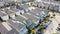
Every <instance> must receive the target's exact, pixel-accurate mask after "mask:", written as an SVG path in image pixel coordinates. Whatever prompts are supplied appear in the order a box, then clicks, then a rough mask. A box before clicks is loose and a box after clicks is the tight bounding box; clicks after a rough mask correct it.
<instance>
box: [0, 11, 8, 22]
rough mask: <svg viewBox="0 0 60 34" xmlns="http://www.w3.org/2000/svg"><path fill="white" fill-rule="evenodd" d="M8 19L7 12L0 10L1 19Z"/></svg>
mask: <svg viewBox="0 0 60 34" xmlns="http://www.w3.org/2000/svg"><path fill="white" fill-rule="evenodd" d="M8 19H9V16H8V15H7V14H6V13H4V12H2V11H0V20H1V21H7V20H8Z"/></svg>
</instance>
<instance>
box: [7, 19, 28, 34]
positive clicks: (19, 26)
mask: <svg viewBox="0 0 60 34" xmlns="http://www.w3.org/2000/svg"><path fill="white" fill-rule="evenodd" d="M7 23H8V24H9V25H10V26H12V27H13V28H15V29H16V30H17V31H18V33H19V34H27V32H28V30H27V28H26V26H25V25H24V24H22V23H21V22H19V21H15V20H12V19H9V20H8V21H7Z"/></svg>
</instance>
